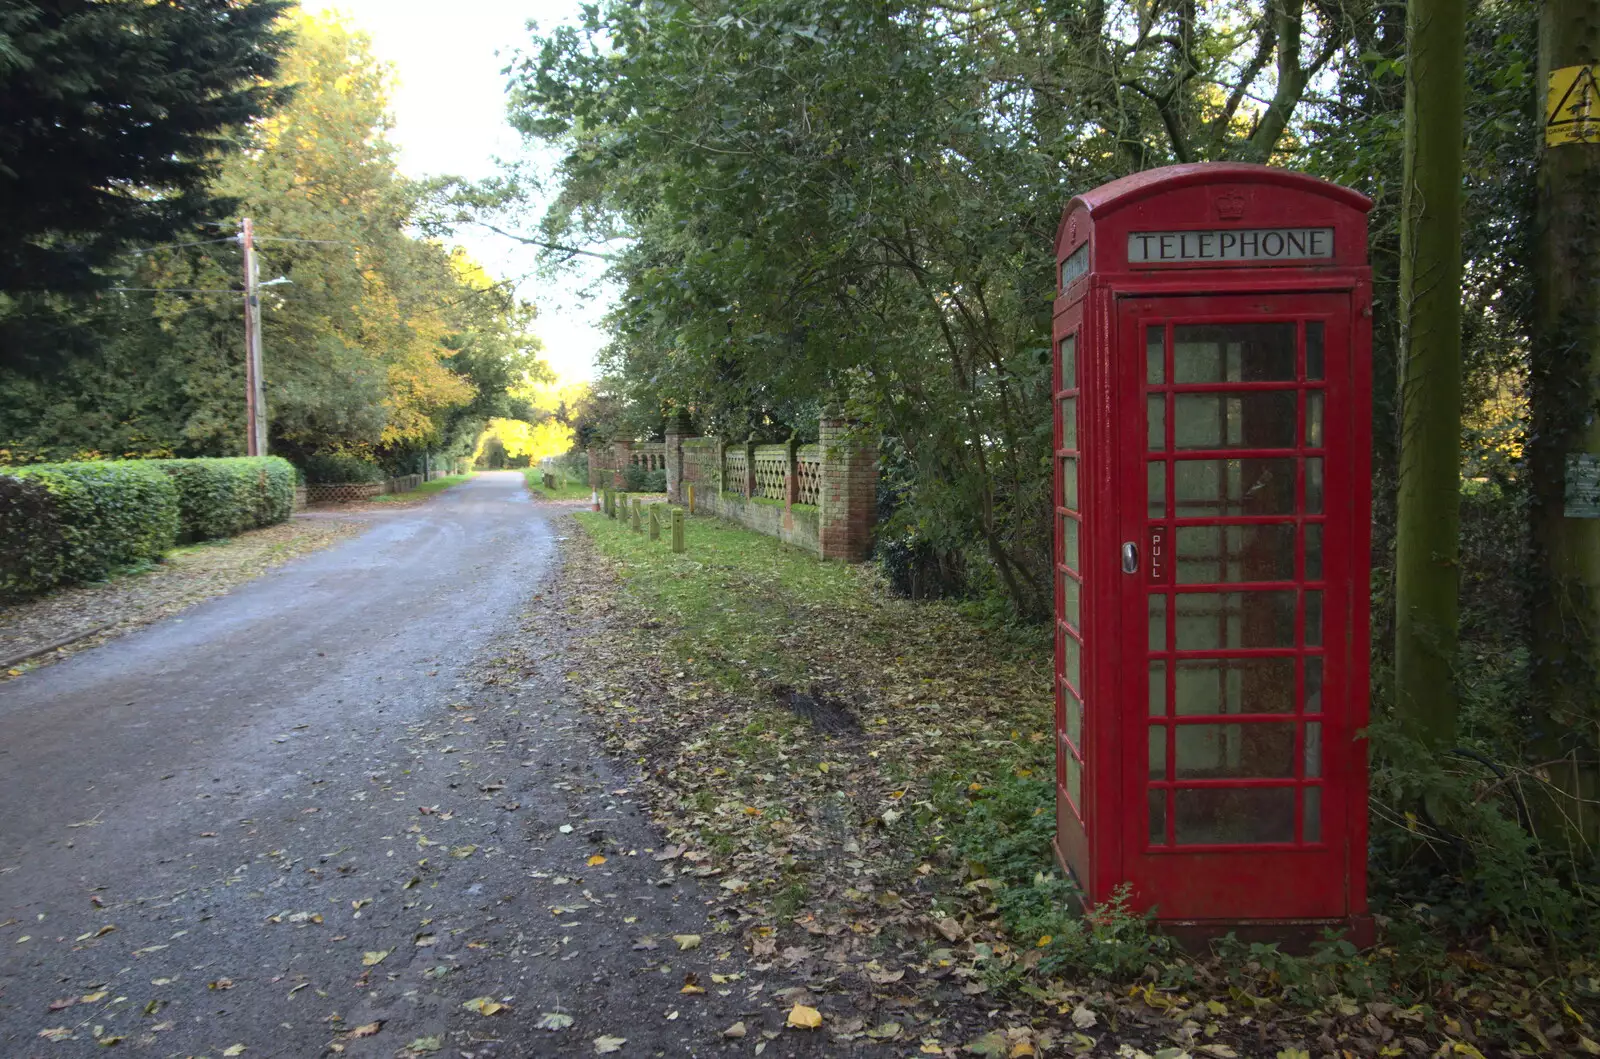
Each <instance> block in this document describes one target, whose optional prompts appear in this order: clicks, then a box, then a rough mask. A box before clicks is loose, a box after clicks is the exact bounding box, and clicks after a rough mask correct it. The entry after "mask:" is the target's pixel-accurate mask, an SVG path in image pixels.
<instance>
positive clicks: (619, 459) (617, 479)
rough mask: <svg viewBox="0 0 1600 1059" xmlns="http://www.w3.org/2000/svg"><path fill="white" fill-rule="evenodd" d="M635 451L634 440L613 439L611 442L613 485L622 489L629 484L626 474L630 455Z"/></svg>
mask: <svg viewBox="0 0 1600 1059" xmlns="http://www.w3.org/2000/svg"><path fill="white" fill-rule="evenodd" d="M632 452H633V442H631V441H613V442H612V443H611V487H612V488H613V489H621V488H623V487H624V486H626V485H627V484H628V480H627V478H625V477H624V475H625V474H626V473H627V471H628V457H629V456H630V455H631V454H632Z"/></svg>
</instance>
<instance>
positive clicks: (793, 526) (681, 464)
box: [590, 416, 878, 562]
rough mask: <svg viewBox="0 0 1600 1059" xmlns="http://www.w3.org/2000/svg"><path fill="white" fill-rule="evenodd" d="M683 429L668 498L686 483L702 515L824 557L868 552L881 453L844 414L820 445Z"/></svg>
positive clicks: (673, 435) (671, 439) (678, 498)
mask: <svg viewBox="0 0 1600 1059" xmlns="http://www.w3.org/2000/svg"><path fill="white" fill-rule="evenodd" d="M675 427H676V424H675ZM686 429H687V424H683V425H682V426H681V427H676V429H674V428H669V433H668V435H667V436H668V441H667V445H666V450H667V451H666V466H667V497H668V500H669V502H672V503H684V502H686V501H687V499H688V497H687V495H686V492H685V490H684V486H686V485H689V484H693V485H694V491H695V511H696V513H697V514H710V515H718V516H721V517H722V518H725V519H728V520H729V521H731V522H737V523H739V524H740V525H742V526H745V527H747V528H749V529H753V530H756V531H757V532H759V533H765V534H768V535H769V536H773V537H777V538H778V539H780V540H782V541H784V542H785V543H788V544H792V545H794V546H796V547H798V548H804V549H806V550H807V551H811V552H815V553H816V554H817V555H819V556H820V557H822V558H824V559H843V560H845V561H847V562H860V561H862V560H863V559H865V558H866V557H867V552H868V551H869V550H870V549H871V547H872V528H873V524H874V522H875V520H876V517H877V506H878V450H877V447H876V446H873V445H866V444H863V443H862V442H861V441H860V440H859V439H855V438H852V437H851V434H850V428H849V424H848V423H846V422H845V421H844V420H843V419H841V418H839V417H837V416H832V417H830V418H827V419H824V420H823V421H822V423H821V431H820V435H821V441H820V443H819V444H817V445H800V444H798V443H797V442H795V441H793V440H791V441H790V442H789V443H788V444H785V445H757V444H755V442H754V441H753V440H752V441H744V442H733V443H728V442H724V441H721V440H719V439H716V438H702V437H691V436H688V435H687V434H686V433H680V431H681V430H686ZM594 457H595V454H594V453H593V452H591V453H590V458H591V460H593V459H594Z"/></svg>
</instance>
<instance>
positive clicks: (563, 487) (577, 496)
mask: <svg viewBox="0 0 1600 1059" xmlns="http://www.w3.org/2000/svg"><path fill="white" fill-rule="evenodd" d="M522 480H523V481H524V482H526V483H527V486H528V492H530V493H532V494H533V495H534V496H537V497H543V498H544V499H546V500H587V499H589V483H588V481H587V480H586V479H582V478H572V477H569V476H567V475H561V474H558V475H556V487H555V488H554V489H546V488H545V487H544V472H543V471H541V470H539V468H537V467H525V468H523V471H522Z"/></svg>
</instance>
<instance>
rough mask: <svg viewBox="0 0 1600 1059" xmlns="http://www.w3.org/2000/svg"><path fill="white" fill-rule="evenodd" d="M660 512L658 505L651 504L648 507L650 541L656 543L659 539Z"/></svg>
mask: <svg viewBox="0 0 1600 1059" xmlns="http://www.w3.org/2000/svg"><path fill="white" fill-rule="evenodd" d="M660 511H661V505H660V504H651V505H650V539H651V540H653V541H658V540H660V539H661V515H660Z"/></svg>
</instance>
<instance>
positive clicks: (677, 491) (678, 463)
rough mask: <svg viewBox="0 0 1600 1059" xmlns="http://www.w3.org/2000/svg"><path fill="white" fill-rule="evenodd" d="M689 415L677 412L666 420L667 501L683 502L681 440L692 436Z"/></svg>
mask: <svg viewBox="0 0 1600 1059" xmlns="http://www.w3.org/2000/svg"><path fill="white" fill-rule="evenodd" d="M692 429H693V428H692V427H691V426H690V425H689V416H688V413H686V412H679V413H678V414H677V415H675V416H673V417H672V418H671V419H668V420H667V446H666V448H667V503H669V504H681V503H683V442H684V440H685V439H686V438H689V437H692V436H693V435H692V434H691V433H690V431H691V430H692Z"/></svg>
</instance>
